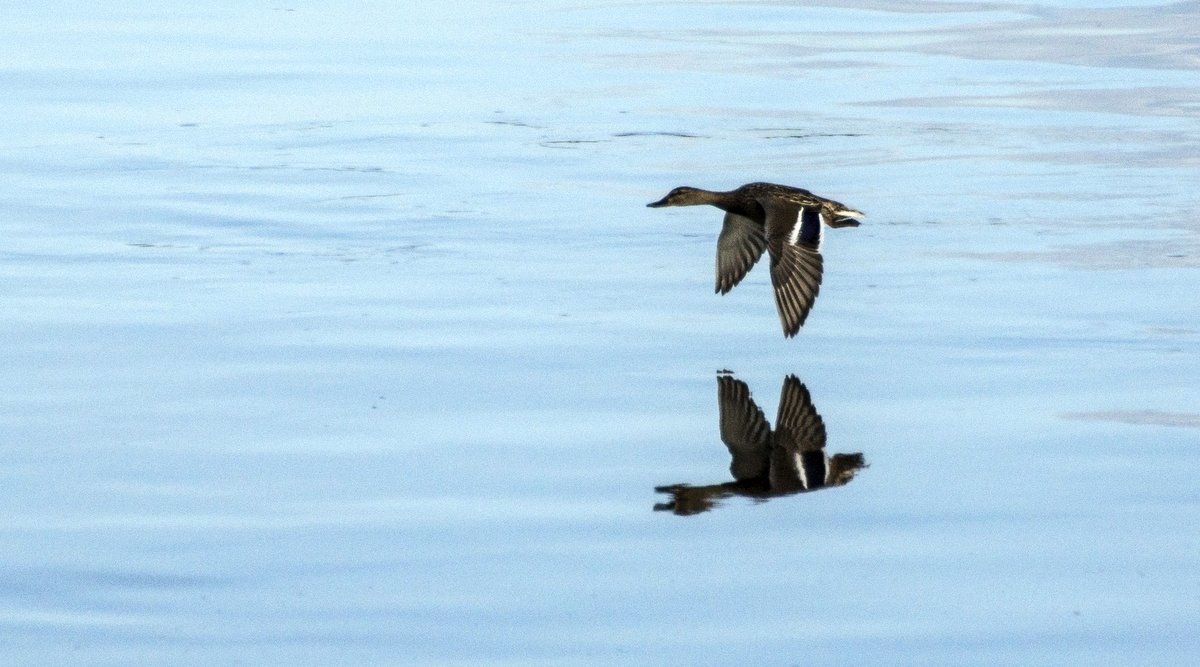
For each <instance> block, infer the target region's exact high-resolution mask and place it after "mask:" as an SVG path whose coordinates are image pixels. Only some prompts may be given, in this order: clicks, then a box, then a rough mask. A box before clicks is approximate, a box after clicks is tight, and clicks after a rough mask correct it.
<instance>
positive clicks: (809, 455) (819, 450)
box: [654, 371, 867, 516]
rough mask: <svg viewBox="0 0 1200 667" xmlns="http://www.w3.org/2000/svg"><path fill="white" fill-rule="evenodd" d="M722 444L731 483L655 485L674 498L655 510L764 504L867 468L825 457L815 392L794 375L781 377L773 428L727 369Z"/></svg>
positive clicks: (722, 379) (857, 460)
mask: <svg viewBox="0 0 1200 667" xmlns="http://www.w3.org/2000/svg"><path fill="white" fill-rule="evenodd" d="M717 406H718V410H719V415H720V418H719V428H720V433H721V442H723V443H725V447H726V448H728V449H729V457H730V463H729V473H730V474H731V475H733V481H732V482H724V483H720V484H708V485H704V486H693V485H691V484H671V485H668V486H656V487H654V490H655V491H656V492H658V493H666V494H670V500H669V501H667V502H664V503H655V505H654V509H655V510H656V511H670V512H673V513H675V514H678V515H681V516H686V515H691V514H699V513H701V512H706V511H708V510H710V509H712V508H714V507H716V506H717V505H719V504H720V503H721V501H723V500H724V499H726V498H729V497H732V496H743V497H747V498H753V499H754V500H756V501H765V500H767V499H770V498H776V497H781V496H790V495H794V494H797V493H804V492H807V491H816V490H819V489H828V488H833V487H837V486H844V485H846V484H849V483H850V481H851V480H852V479H854V476H855V475H856V474H857V473H858V472H859V471H860V470H862V469H863V468H865V467H867V462H866V459H865V458H864V457H863V454H862V452H855V453H853V454H833V455H829V454H827V453H826V450H825V444H826V435H825V422H824V420H822V419H821V414H820V413H819V412H817V408H816V407H815V406H814V405H813V400H812V394H811V393H810V392H809V390H808V387H805V386H804V383H803V382H801V381H800V378H798V377H796V375H794V374H792V375H788V376H786V377H784V379H783V388H782V389H781V390H780V395H779V413H778V416H777V417H776V419H775V428H774V429H772V428H771V424H770V423H769V422H767V418H766V415H764V414H763V411H762V408H760V407H759V406H758V403H756V402H755V400H754V398H753V397H752V396H751V394H750V387H749V386H747V385H746V383H745V382H743V381H741V380H739V379H737V378H736V377H734V376H733V375H732V373H731V372H729V371H721V372H720V373H718V374H717Z"/></svg>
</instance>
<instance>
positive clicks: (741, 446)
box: [717, 375, 771, 481]
mask: <svg viewBox="0 0 1200 667" xmlns="http://www.w3.org/2000/svg"><path fill="white" fill-rule="evenodd" d="M717 405H718V408H719V409H720V414H721V442H723V443H725V446H726V447H728V448H729V455H730V456H731V457H732V458H733V460H732V461H731V462H730V463H729V472H730V473H732V474H733V478H734V479H736V480H738V481H745V480H750V479H754V478H756V477H761V476H763V475H765V474H766V473H767V468H768V465H769V461H768V452H769V450H770V446H771V425H770V424H768V423H767V418H766V417H765V416H764V415H763V411H762V409H761V408H759V407H758V405H757V404H755V402H754V399H752V398H750V388H749V387H747V386H746V383H745V382H742V381H741V380H738V379H736V378H733V377H730V376H728V375H718V376H717Z"/></svg>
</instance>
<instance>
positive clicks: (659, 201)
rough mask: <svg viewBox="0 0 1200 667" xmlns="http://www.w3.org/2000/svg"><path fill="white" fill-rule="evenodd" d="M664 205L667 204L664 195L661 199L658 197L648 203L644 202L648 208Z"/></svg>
mask: <svg viewBox="0 0 1200 667" xmlns="http://www.w3.org/2000/svg"><path fill="white" fill-rule="evenodd" d="M666 205H667V198H666V197H663V198H662V199H660V200H658V201H652V202H650V203H649V204H646V206H649V207H650V208H662V207H664V206H666Z"/></svg>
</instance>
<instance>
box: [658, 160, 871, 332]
mask: <svg viewBox="0 0 1200 667" xmlns="http://www.w3.org/2000/svg"><path fill="white" fill-rule="evenodd" d="M700 204H710V205H712V206H716V207H717V208H719V209H721V210H722V211H725V223H724V225H723V226H722V227H721V235H720V237H718V239H717V292H719V293H721V294H725V293H726V292H728V291H729V290H731V289H733V288H734V286H735V285H737V284H738V283H739V282H741V280H742V278H744V277H746V273H747V272H749V271H750V267H752V266H754V264H755V263H756V262H758V260H759V258H760V257H762V254H763V251H764V250H769V251H770V254H771V284H772V285H773V286H774V287H775V305H776V307H777V308H778V309H779V319H780V321H781V322H782V323H783V334H784V335H785V336H788V337H791V336H795V335H796V332H798V331H800V326H801V325H803V324H804V320H805V319H807V318H808V312H809V311H810V310H812V307H813V302H814V301H816V299H817V292H818V291H820V289H821V274H822V272H823V270H824V268H823V267H824V263H823V260H822V259H821V238H822V236H823V234H822V229H823V228H822V225H821V222H822V221H824V222H825V224H826V225H829V226H830V227H857V226H858V224H859V222H858V220H855V219H854V216H861V215H862V213H860V212H858V211H856V210H854V209H852V208H850V207H848V206H846V205H844V204H842V203H840V202H836V201H833V200H832V199H825V198H824V197H818V196H817V195H814V194H813V193H811V192H809V191H808V190H804V189H801V188H793V187H790V186H787V185H776V184H774V183H747V184H746V185H743V186H742V187H740V188H738V189H736V190H730V191H729V192H712V191H709V190H701V189H700V188H690V187H680V188H675V189H674V190H671V191H670V192H668V193H667V196H666V197H663V198H662V199H660V200H658V201H656V202H653V203H650V204H647V206H650V207H651V208H659V207H662V206H697V205H700Z"/></svg>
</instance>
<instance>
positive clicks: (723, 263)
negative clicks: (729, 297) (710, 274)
mask: <svg viewBox="0 0 1200 667" xmlns="http://www.w3.org/2000/svg"><path fill="white" fill-rule="evenodd" d="M766 249H767V235H766V232H765V230H764V229H763V226H762V225H761V224H759V223H757V222H755V221H753V220H751V219H750V218H747V217H743V216H740V215H738V214H736V213H726V214H725V224H724V225H723V226H722V227H721V236H720V237H718V238H717V292H718V293H720V294H724V293H726V292H728V291H729V290H731V289H733V287H734V285H737V284H738V283H739V282H741V281H742V278H745V277H746V273H747V272H749V271H750V267H752V266H754V264H755V262H757V261H758V258H759V257H762V254H763V251H764V250H766Z"/></svg>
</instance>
